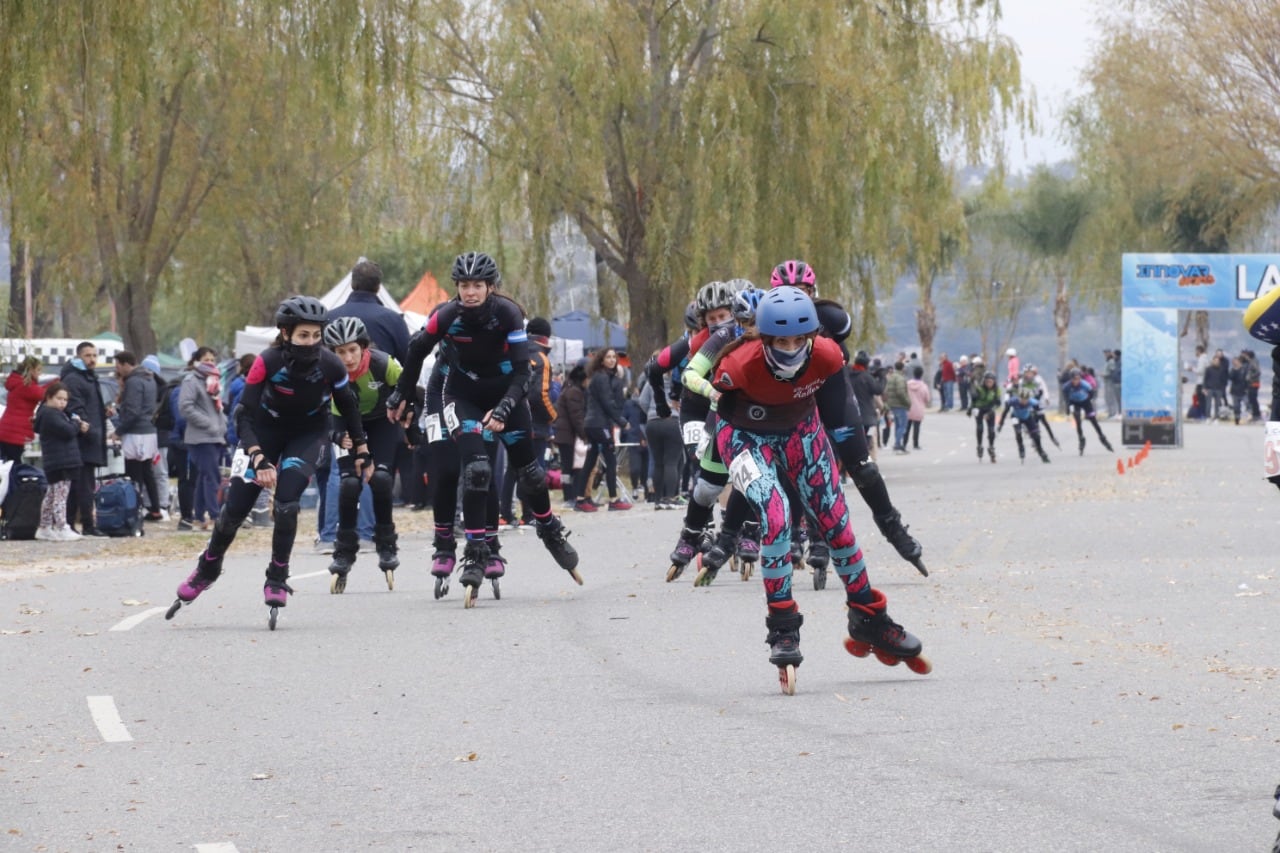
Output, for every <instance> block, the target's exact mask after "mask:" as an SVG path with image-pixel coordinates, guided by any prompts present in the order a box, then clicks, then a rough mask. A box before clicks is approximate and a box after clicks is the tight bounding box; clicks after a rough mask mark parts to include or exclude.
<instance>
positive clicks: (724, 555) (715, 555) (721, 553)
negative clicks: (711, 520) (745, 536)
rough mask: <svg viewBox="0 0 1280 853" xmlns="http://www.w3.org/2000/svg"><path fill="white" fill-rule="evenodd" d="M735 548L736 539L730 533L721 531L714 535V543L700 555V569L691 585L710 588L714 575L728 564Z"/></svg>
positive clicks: (736, 544)
mask: <svg viewBox="0 0 1280 853" xmlns="http://www.w3.org/2000/svg"><path fill="white" fill-rule="evenodd" d="M737 546H738V537H737V536H734V535H733V534H732V533H729V532H727V531H725V530H721V531H720V532H719V533H718V534H716V539H715V542H713V543H711V547H710V548H708V549H707V553H705V554H703V555H702V567H701V568H700V569H698V576H697V577H696V578H694V579H693V585H694V586H711V583H712V581H714V580H715V579H716V573H717V572H719V571H720V569H721V567H723V566H724V564H725V563H727V562H729V558H730V557H732V556H733V554H734V552H735V551H736V550H737Z"/></svg>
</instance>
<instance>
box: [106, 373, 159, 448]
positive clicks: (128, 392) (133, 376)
mask: <svg viewBox="0 0 1280 853" xmlns="http://www.w3.org/2000/svg"><path fill="white" fill-rule="evenodd" d="M117 411H118V414H119V417H118V419H117V421H116V434H117V435H155V432H156V425H155V424H154V423H152V422H151V417H152V415H154V414H155V413H156V380H155V374H154V373H152V372H151V371H150V370H147V369H146V368H145V367H142V366H138V367H135V368H133V371H132V372H131V373H130V374H129V375H128V376H127V377H125V380H124V387H123V388H122V389H121V391H120V405H119V407H118V410H117Z"/></svg>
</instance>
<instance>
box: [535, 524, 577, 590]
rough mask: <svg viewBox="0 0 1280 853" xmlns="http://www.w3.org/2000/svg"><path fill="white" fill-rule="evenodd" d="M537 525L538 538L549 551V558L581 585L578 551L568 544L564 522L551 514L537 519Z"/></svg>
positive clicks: (567, 532)
mask: <svg viewBox="0 0 1280 853" xmlns="http://www.w3.org/2000/svg"><path fill="white" fill-rule="evenodd" d="M537 526H538V538H539V539H541V540H542V544H543V545H545V546H546V548H547V550H548V551H550V552H551V558H552V559H553V560H555V561H556V563H557V564H559V566H560V568H562V569H564V570H565V571H566V572H568V573H569V577H571V578H573V579H574V580H575V581H577V583H578V586H582V575H580V574H578V552H577V551H575V550H573V546H572V545H570V544H569V531H567V530H565V529H564V524H563V523H562V522H561V521H560V519H559V518H557V517H556V516H554V515H553V516H551V517H550V518H548V519H546V520H545V521H539V522H538V524H537Z"/></svg>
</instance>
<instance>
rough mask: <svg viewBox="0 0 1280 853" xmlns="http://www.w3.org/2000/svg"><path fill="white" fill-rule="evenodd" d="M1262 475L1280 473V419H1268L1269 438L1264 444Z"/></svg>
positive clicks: (1270, 475) (1269, 475)
mask: <svg viewBox="0 0 1280 853" xmlns="http://www.w3.org/2000/svg"><path fill="white" fill-rule="evenodd" d="M1262 472H1263V473H1262V476H1264V477H1275V476H1277V475H1280V421H1267V438H1266V441H1265V443H1264V444H1263V445H1262Z"/></svg>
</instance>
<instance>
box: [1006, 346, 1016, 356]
mask: <svg viewBox="0 0 1280 853" xmlns="http://www.w3.org/2000/svg"><path fill="white" fill-rule="evenodd" d="M1004 354H1005V355H1017V354H1018V351H1017V350H1016V349H1014V348H1013V347H1009V348H1008V349H1007V350H1005V351H1004Z"/></svg>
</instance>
